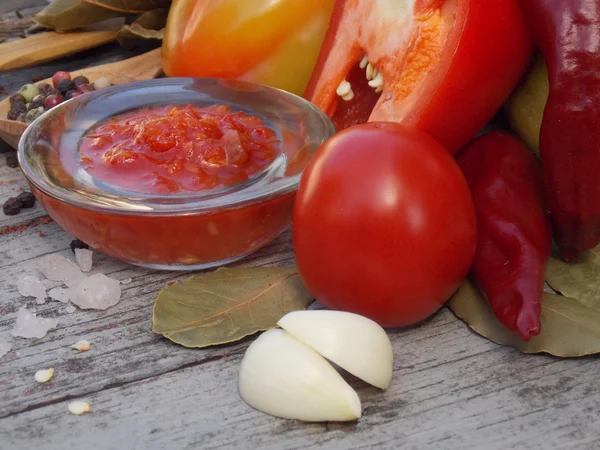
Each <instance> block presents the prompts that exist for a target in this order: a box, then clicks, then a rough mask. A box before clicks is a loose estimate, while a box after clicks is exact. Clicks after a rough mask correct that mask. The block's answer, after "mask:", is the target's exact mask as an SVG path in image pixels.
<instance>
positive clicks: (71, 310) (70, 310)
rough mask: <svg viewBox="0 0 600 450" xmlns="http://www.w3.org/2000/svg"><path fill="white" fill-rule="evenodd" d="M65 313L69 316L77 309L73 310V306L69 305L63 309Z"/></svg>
mask: <svg viewBox="0 0 600 450" xmlns="http://www.w3.org/2000/svg"><path fill="white" fill-rule="evenodd" d="M65 311H66V312H67V313H69V314H72V313H74V312H75V311H77V308H75V307H74V306H73V305H69V306H67V307H66V308H65Z"/></svg>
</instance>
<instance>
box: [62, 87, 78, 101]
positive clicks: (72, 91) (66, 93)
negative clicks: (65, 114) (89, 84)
mask: <svg viewBox="0 0 600 450" xmlns="http://www.w3.org/2000/svg"><path fill="white" fill-rule="evenodd" d="M73 94H77V95H79V94H80V92H79V91H78V90H77V89H74V90H70V91H67V92H65V100H70V99H72V98H73Z"/></svg>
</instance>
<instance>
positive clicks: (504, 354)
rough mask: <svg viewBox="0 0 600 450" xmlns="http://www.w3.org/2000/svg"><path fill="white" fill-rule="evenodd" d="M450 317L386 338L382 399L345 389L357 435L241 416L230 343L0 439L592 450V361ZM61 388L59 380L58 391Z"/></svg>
mask: <svg viewBox="0 0 600 450" xmlns="http://www.w3.org/2000/svg"><path fill="white" fill-rule="evenodd" d="M450 316H451V314H450V313H449V312H448V311H447V310H444V311H443V312H442V314H439V315H438V316H436V317H435V318H434V319H433V320H432V321H431V322H430V323H428V324H426V325H424V326H421V327H418V328H417V329H415V330H412V331H410V332H408V331H404V332H397V333H392V340H393V341H394V349H395V353H396V364H395V377H394V380H393V382H392V386H391V387H390V389H389V390H388V391H386V392H379V391H378V390H376V389H374V388H369V387H366V386H365V385H364V384H362V383H361V382H357V381H355V380H353V381H352V384H353V385H354V386H355V387H356V388H358V391H359V395H360V397H361V399H362V401H363V406H364V415H363V418H362V419H360V420H359V422H358V424H356V426H354V425H353V424H341V425H327V424H304V423H300V422H295V421H289V420H280V419H275V418H272V417H269V416H266V415H263V414H261V413H259V412H257V411H254V410H252V409H251V408H249V407H248V406H247V405H245V404H244V403H243V402H242V401H241V399H240V398H239V395H238V393H237V373H238V367H239V364H240V361H241V358H242V356H243V350H244V345H237V346H234V348H233V349H231V351H230V353H229V356H228V357H227V358H219V357H217V358H214V359H211V360H208V361H206V362H204V363H200V364H192V365H190V366H188V367H185V368H182V369H180V370H177V371H176V372H172V373H167V374H164V375H162V376H160V377H158V378H153V377H150V378H145V379H143V380H138V381H135V382H133V383H127V384H124V385H118V386H112V387H108V388H106V389H104V390H102V391H100V392H97V393H94V394H90V395H87V396H85V397H84V398H85V399H86V400H88V401H89V402H90V403H91V404H92V406H93V408H94V412H93V413H92V414H89V415H87V416H82V417H73V416H71V415H69V413H68V412H67V409H66V407H67V402H66V401H60V402H56V403H53V404H51V405H48V406H44V407H40V408H36V409H34V410H31V411H28V412H25V413H22V414H19V415H16V416H11V417H8V418H6V419H4V420H3V421H2V422H0V438H1V440H2V442H6V443H7V444H8V445H9V448H23V449H24V448H34V447H37V446H42V445H43V446H44V448H63V449H76V448H77V449H80V448H88V447H91V446H93V447H94V448H98V449H113V448H130V449H138V448H139V449H159V448H182V449H183V448H186V449H187V448H190V449H191V448H206V449H214V448H242V449H245V448H261V449H263V448H264V449H292V448H315V449H316V448H347V449H350V448H378V449H388V448H390V449H391V448H401V449H413V448H414V449H417V448H418V449H425V448H432V449H451V448H461V449H465V448H467V449H482V448H485V449H490V450H493V449H498V450H500V449H502V450H504V449H507V448H519V449H539V448H544V449H564V448H576V449H592V448H597V441H596V440H597V438H598V437H599V431H598V427H597V422H598V418H599V417H600V380H598V378H597V376H596V375H595V374H596V373H597V371H598V369H599V366H600V362H599V361H598V360H597V359H588V360H581V361H575V360H571V361H566V360H558V359H554V358H550V357H545V356H528V357H524V356H522V355H520V354H518V353H517V352H513V351H510V350H506V349H504V348H500V347H498V346H496V345H494V344H491V343H489V342H487V341H485V340H484V339H482V338H479V337H476V336H474V335H472V334H471V333H469V332H468V330H466V329H465V327H464V326H463V325H462V324H460V323H459V322H457V321H456V320H454V319H453V318H452V317H450ZM424 343H429V344H430V345H425V346H424V345H423V344H424ZM434 349H435V350H434ZM92 370H93V369H92V368H91V367H88V366H84V365H82V366H81V372H80V374H79V376H78V378H79V380H80V383H81V384H88V383H90V382H93V373H91V372H92ZM61 378H62V376H61V373H60V372H58V371H57V375H56V383H60V382H61ZM31 384H32V391H34V390H43V389H45V387H37V386H33V382H31ZM83 430H85V431H83Z"/></svg>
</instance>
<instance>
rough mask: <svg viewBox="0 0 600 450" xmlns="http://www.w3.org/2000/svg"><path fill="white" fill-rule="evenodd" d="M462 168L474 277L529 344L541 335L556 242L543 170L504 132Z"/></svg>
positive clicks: (485, 139)
mask: <svg viewBox="0 0 600 450" xmlns="http://www.w3.org/2000/svg"><path fill="white" fill-rule="evenodd" d="M458 164H459V166H460V168H461V169H462V171H463V174H464V175H465V178H466V179H467V181H468V183H469V187H470V188H471V193H472V194H473V201H474V204H475V213H476V215H477V250H476V252H475V261H474V263H473V268H472V274H473V276H474V278H475V281H476V282H477V284H478V285H479V287H480V288H481V290H482V291H483V293H484V294H485V296H486V298H487V299H488V301H489V303H490V305H491V306H492V309H493V310H494V314H495V315H496V317H498V319H499V320H500V321H501V322H502V324H504V326H505V327H506V328H507V329H509V330H511V331H514V332H517V333H518V334H519V336H521V338H522V339H523V340H526V341H527V340H529V339H530V337H531V336H532V335H537V334H539V332H540V327H541V325H540V310H541V299H542V293H543V290H544V273H545V267H546V263H547V262H548V259H549V258H550V250H551V242H552V233H551V229H550V222H549V219H548V214H547V212H546V208H545V206H544V183H543V179H542V172H541V168H540V165H539V163H538V161H537V160H536V158H535V157H534V155H533V153H532V152H531V151H530V150H529V149H528V148H527V147H526V146H525V145H524V144H523V143H522V142H520V141H519V140H517V139H516V138H514V137H512V136H510V135H508V134H504V133H500V132H492V133H489V134H486V135H484V136H482V137H480V138H478V139H476V140H475V141H473V143H472V144H470V145H469V146H468V147H467V148H466V149H465V151H464V152H461V153H460V155H459V156H458Z"/></svg>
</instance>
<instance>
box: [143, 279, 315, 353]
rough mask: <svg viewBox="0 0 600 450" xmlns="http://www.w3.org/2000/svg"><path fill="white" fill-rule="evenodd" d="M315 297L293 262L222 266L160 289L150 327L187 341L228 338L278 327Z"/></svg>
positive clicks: (214, 341)
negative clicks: (293, 266) (301, 278)
mask: <svg viewBox="0 0 600 450" xmlns="http://www.w3.org/2000/svg"><path fill="white" fill-rule="evenodd" d="M312 301H313V297H312V296H311V295H310V294H309V293H308V291H307V290H306V288H305V287H304V284H303V283H302V281H301V280H300V277H299V275H298V272H297V271H296V269H295V268H283V267H252V268H240V269H227V268H220V269H217V270H216V271H214V272H212V273H209V274H203V275H195V276H192V277H190V278H188V279H187V280H185V281H184V282H182V283H176V284H173V285H172V286H167V287H166V288H164V289H163V290H162V291H160V293H159V294H158V298H157V299H156V302H155V303H154V308H153V311H152V331H153V332H155V333H157V334H161V335H163V336H164V337H166V338H167V339H169V340H171V341H173V342H175V343H177V344H180V345H183V346H184V347H196V348H202V347H208V346H211V345H219V344H225V343H228V342H234V341H237V340H239V339H242V338H243V337H245V336H249V335H251V334H254V333H256V332H258V331H264V330H268V329H270V328H275V327H276V326H277V321H278V320H279V319H281V317H283V316H284V315H285V314H287V313H288V312H291V311H298V310H302V309H306V308H307V307H308V305H310V303H312Z"/></svg>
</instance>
